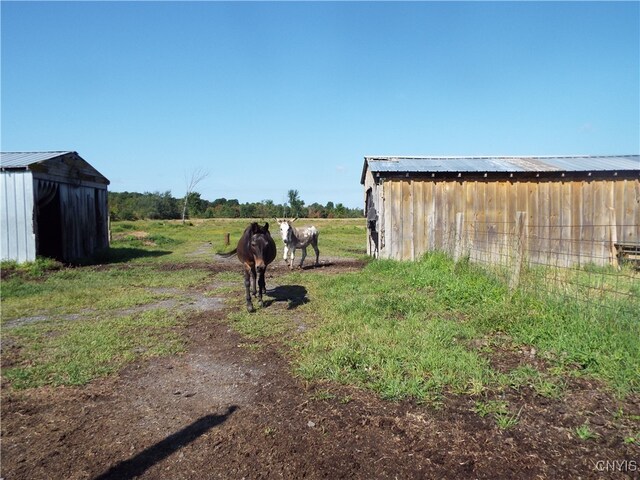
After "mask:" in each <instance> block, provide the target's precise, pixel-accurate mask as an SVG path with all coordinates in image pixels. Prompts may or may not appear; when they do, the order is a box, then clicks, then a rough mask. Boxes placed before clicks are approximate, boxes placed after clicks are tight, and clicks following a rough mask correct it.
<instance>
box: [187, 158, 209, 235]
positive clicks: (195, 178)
mask: <svg viewBox="0 0 640 480" xmlns="http://www.w3.org/2000/svg"><path fill="white" fill-rule="evenodd" d="M208 176H209V172H207V171H205V170H202V169H201V168H197V169H195V170H194V171H193V172H191V177H190V178H188V179H186V182H187V192H186V193H185V194H184V203H183V205H182V223H184V222H185V218H186V217H187V204H188V203H189V199H190V197H191V194H192V193H193V191H194V189H195V188H196V186H197V185H198V184H199V183H200V182H201V181H202V180H204V179H205V178H207V177H208Z"/></svg>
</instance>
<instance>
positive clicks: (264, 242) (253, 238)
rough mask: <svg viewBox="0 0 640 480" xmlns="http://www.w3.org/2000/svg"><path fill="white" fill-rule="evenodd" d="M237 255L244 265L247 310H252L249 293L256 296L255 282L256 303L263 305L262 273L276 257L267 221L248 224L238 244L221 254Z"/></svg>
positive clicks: (227, 255)
mask: <svg viewBox="0 0 640 480" xmlns="http://www.w3.org/2000/svg"><path fill="white" fill-rule="evenodd" d="M233 254H237V255H238V260H240V261H241V262H242V264H243V265H244V287H245V290H246V294H247V311H249V312H253V311H254V309H253V303H251V294H250V291H251V293H253V296H254V297H255V296H256V283H257V285H258V288H257V290H258V291H257V294H258V305H260V306H261V307H262V306H263V305H264V303H263V302H262V294H263V293H266V292H267V287H266V285H265V281H264V273H265V271H266V270H267V265H269V264H270V263H271V262H273V260H274V259H275V258H276V243H275V242H274V241H273V238H271V234H270V233H269V223H265V224H264V227H261V226H260V225H258V224H257V223H256V222H253V223H252V224H251V225H249V226H248V227H247V228H246V229H245V230H244V233H243V234H242V237H240V240H239V241H238V246H237V247H236V248H235V249H234V250H233V251H231V252H229V253H223V254H221V256H222V257H230V256H232V255H233ZM256 280H257V282H256Z"/></svg>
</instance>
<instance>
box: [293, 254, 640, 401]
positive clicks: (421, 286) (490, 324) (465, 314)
mask: <svg viewBox="0 0 640 480" xmlns="http://www.w3.org/2000/svg"><path fill="white" fill-rule="evenodd" d="M310 284H311V286H310V288H311V289H312V294H313V295H314V296H315V298H316V301H317V306H316V308H317V309H318V311H320V312H323V313H322V316H323V321H322V322H320V323H319V325H318V327H317V328H316V329H315V330H314V331H313V332H311V333H309V334H308V335H307V337H306V338H305V341H304V343H303V344H302V345H301V346H300V348H299V363H298V372H299V373H300V374H301V375H302V376H304V377H306V378H326V379H332V380H335V381H339V382H344V383H355V384H358V385H361V386H364V387H367V388H371V389H373V390H375V391H377V392H379V393H380V394H381V395H382V396H383V397H386V398H403V397H414V398H418V399H423V398H430V397H433V396H434V395H436V396H437V395H439V394H440V393H442V392H443V391H454V392H469V393H478V392H480V391H482V390H485V389H496V388H498V389H500V388H506V387H507V386H508V385H509V384H510V383H512V380H513V377H510V376H509V375H505V374H501V373H498V372H496V371H495V370H493V369H492V368H491V366H490V364H489V361H488V359H487V355H485V353H486V352H482V351H480V350H478V349H477V348H473V345H474V342H476V341H477V340H478V339H489V340H490V341H489V342H488V344H489V345H491V341H492V339H493V341H494V342H496V341H499V342H503V343H504V341H505V340H504V338H505V337H506V338H507V339H508V341H509V342H512V344H513V345H528V346H533V347H535V349H536V350H537V351H538V355H542V356H543V357H544V358H545V359H546V360H547V361H549V362H550V363H551V364H552V365H553V366H554V367H555V369H554V371H556V372H557V371H561V372H565V373H567V372H569V373H571V374H588V375H592V376H594V377H597V378H600V379H602V380H603V381H605V382H606V383H607V384H608V385H610V387H611V388H613V389H614V390H615V391H616V392H618V393H619V394H621V395H624V394H626V393H629V392H638V391H640V375H639V373H640V313H639V312H640V308H638V307H640V302H637V301H636V302H629V304H628V305H626V306H624V307H620V308H617V309H606V310H603V311H595V310H593V309H590V308H588V307H584V306H582V305H580V304H572V303H567V302H566V301H564V300H560V299H558V298H554V297H553V296H552V295H551V296H548V297H544V298H540V297H536V296H532V295H529V294H525V293H516V294H511V293H510V292H509V290H508V288H507V286H506V284H505V283H504V282H502V281H501V280H500V279H499V278H497V277H494V276H493V275H492V274H491V273H488V272H487V271H485V270H483V269H482V268H480V267H478V266H475V265H472V264H469V263H466V262H459V263H457V264H456V263H454V262H453V261H452V260H451V259H450V258H449V257H447V256H446V255H444V254H440V253H433V254H427V255H426V256H425V257H424V258H423V259H422V260H421V261H418V262H413V263H409V262H395V261H376V262H373V263H371V264H369V265H367V266H366V268H365V269H364V270H363V271H361V272H357V273H349V274H343V275H339V276H336V277H325V276H320V275H318V276H316V277H314V278H313V280H311V282H310ZM636 300H637V299H636ZM621 308H622V310H621ZM615 311H617V312H618V314H616V315H612V314H611V312H615ZM621 311H623V312H624V314H622V315H620V314H619V313H620V312H621ZM490 349H491V347H490V346H489V350H490ZM540 385H541V389H542V387H544V385H542V384H540ZM552 386H553V385H551V386H549V387H548V389H549V390H553V389H552V388H551V387H552Z"/></svg>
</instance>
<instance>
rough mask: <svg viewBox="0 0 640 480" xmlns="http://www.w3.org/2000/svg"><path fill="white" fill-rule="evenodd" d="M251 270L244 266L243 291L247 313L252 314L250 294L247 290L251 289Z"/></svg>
mask: <svg viewBox="0 0 640 480" xmlns="http://www.w3.org/2000/svg"><path fill="white" fill-rule="evenodd" d="M250 272H251V268H250V267H249V266H248V265H245V266H244V289H245V293H246V299H247V311H248V312H253V304H252V303H251V293H250V292H249V288H250V287H251V273H250Z"/></svg>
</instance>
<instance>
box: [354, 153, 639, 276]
mask: <svg viewBox="0 0 640 480" xmlns="http://www.w3.org/2000/svg"><path fill="white" fill-rule="evenodd" d="M361 183H362V185H364V195H365V198H364V201H365V213H366V217H367V227H368V228H367V235H368V241H367V252H368V253H369V254H370V255H371V256H374V257H380V258H391V259H397V260H413V259H416V258H419V257H420V256H421V255H422V254H424V253H425V252H427V251H431V250H443V251H446V252H449V253H451V254H453V255H456V254H460V253H461V251H460V250H461V249H462V250H464V252H463V254H466V255H469V256H470V257H471V258H472V259H477V260H486V261H492V260H498V259H499V257H504V256H508V255H509V254H510V253H509V249H510V248H512V246H513V242H514V239H515V236H516V229H521V230H520V231H521V232H524V236H521V237H522V238H518V239H517V240H518V241H524V242H525V245H524V249H525V251H526V252H527V258H528V259H529V260H530V261H532V262H533V263H541V264H554V265H561V266H569V265H575V264H586V263H596V264H607V263H608V262H610V261H611V260H612V255H613V256H614V257H615V256H617V252H618V251H619V250H616V251H615V252H614V251H613V249H614V248H615V249H624V248H625V246H626V247H630V248H632V249H633V248H634V246H636V247H637V246H638V245H639V243H640V156H639V155H624V156H554V157H365V159H364V166H363V169H362V176H361ZM518 219H520V222H521V225H518Z"/></svg>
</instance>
